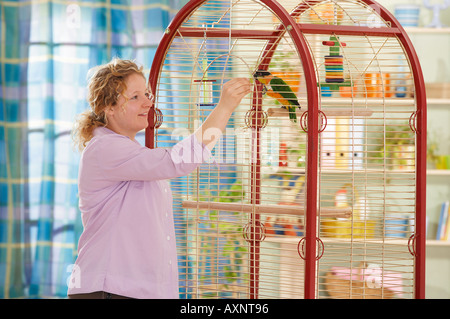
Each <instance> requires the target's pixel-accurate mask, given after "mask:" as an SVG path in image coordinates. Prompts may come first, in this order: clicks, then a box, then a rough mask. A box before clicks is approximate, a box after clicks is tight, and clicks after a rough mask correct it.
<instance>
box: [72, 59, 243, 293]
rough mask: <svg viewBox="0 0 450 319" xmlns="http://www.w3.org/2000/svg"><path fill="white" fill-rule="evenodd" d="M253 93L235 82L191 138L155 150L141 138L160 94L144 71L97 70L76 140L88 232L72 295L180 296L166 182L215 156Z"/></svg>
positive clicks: (128, 67)
mask: <svg viewBox="0 0 450 319" xmlns="http://www.w3.org/2000/svg"><path fill="white" fill-rule="evenodd" d="M250 90H251V86H250V82H249V80H248V79H232V80H230V81H228V82H227V83H226V84H225V85H224V86H223V90H222V95H221V98H220V101H219V103H218V104H217V106H216V108H214V110H213V111H212V112H211V113H210V115H209V117H208V118H207V119H206V120H205V121H204V123H203V124H202V126H201V127H200V128H198V129H197V130H196V131H195V132H194V133H193V134H192V135H191V136H190V137H188V138H186V139H184V140H183V141H181V142H179V143H178V144H177V145H175V146H174V147H173V148H172V149H171V150H168V149H161V148H157V149H148V148H146V147H143V146H141V145H140V144H139V143H138V142H137V141H136V140H135V136H136V133H137V132H139V131H141V130H143V129H145V128H146V127H147V125H148V120H147V118H148V117H147V115H148V112H149V110H150V108H151V107H152V106H153V100H154V96H153V94H152V92H150V91H149V90H148V87H147V83H146V79H145V77H144V75H143V73H142V68H138V66H137V65H136V64H135V63H134V62H132V61H128V60H119V59H115V60H113V61H111V62H110V63H108V64H106V65H102V66H100V67H97V68H96V69H95V72H94V74H93V75H92V77H91V79H90V83H89V87H88V101H89V104H90V106H91V109H92V110H90V111H88V112H85V113H83V114H82V115H81V117H80V119H79V120H78V122H77V126H76V129H75V130H74V137H75V138H76V141H77V142H78V144H79V146H80V148H81V149H83V152H82V155H81V162H80V171H79V199H80V203H79V205H80V210H81V213H82V221H83V226H84V230H83V233H82V235H81V237H80V239H79V243H78V258H77V261H76V263H75V266H74V268H73V271H72V276H71V278H70V281H69V283H68V284H69V290H68V295H69V298H126V297H128V298H178V270H177V255H176V244H175V231H174V222H173V216H172V195H171V192H170V187H169V184H168V182H167V181H166V179H170V178H174V177H178V176H183V175H187V174H189V173H190V172H191V171H193V170H194V169H195V168H196V167H197V166H198V165H199V164H201V163H202V162H203V161H204V160H206V159H207V158H208V157H209V156H210V151H211V150H212V149H213V147H214V145H215V144H216V142H217V140H218V139H219V138H220V135H221V133H222V132H223V130H224V129H225V126H226V124H227V122H228V119H229V118H230V116H231V114H232V113H233V111H234V110H235V108H236V107H237V106H238V105H239V103H240V101H241V100H242V98H243V97H244V96H245V95H247V94H248V93H249V92H250Z"/></svg>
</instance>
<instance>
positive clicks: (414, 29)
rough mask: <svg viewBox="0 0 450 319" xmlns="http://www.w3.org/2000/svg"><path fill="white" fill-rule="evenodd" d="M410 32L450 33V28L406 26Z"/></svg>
mask: <svg viewBox="0 0 450 319" xmlns="http://www.w3.org/2000/svg"><path fill="white" fill-rule="evenodd" d="M405 30H406V32H407V33H408V34H430V33H434V34H450V28H426V27H406V28H405Z"/></svg>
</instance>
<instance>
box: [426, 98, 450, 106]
mask: <svg viewBox="0 0 450 319" xmlns="http://www.w3.org/2000/svg"><path fill="white" fill-rule="evenodd" d="M427 104H428V105H446V106H450V99H427Z"/></svg>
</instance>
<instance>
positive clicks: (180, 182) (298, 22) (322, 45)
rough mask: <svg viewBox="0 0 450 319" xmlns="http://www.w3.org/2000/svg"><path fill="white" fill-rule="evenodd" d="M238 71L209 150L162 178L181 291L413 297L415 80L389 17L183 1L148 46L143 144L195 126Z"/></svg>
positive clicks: (420, 240) (421, 223) (420, 122)
mask: <svg viewBox="0 0 450 319" xmlns="http://www.w3.org/2000/svg"><path fill="white" fill-rule="evenodd" d="M259 74H266V75H267V74H269V75H270V76H274V77H275V78H277V79H282V80H283V81H284V82H283V84H282V86H281V87H280V86H278V87H277V86H276V85H275V82H270V83H264V81H263V80H262V79H261V78H258V76H259ZM235 77H245V78H249V79H251V81H252V83H253V92H252V94H250V95H248V96H247V97H245V98H244V99H243V100H242V102H241V105H240V106H239V107H238V108H237V109H236V111H235V112H234V114H233V116H232V118H231V119H230V121H229V124H228V126H227V131H226V132H224V135H223V137H222V138H221V141H220V142H219V145H218V146H216V148H215V150H214V152H213V155H214V157H215V162H214V163H209V164H204V165H202V166H201V167H199V168H198V169H197V170H196V171H195V172H193V173H192V174H191V175H189V176H187V177H182V178H180V179H176V180H174V181H172V190H173V194H174V220H175V227H176V230H177V234H178V237H179V238H178V245H179V256H180V260H182V262H181V263H180V264H179V269H180V294H182V295H183V297H186V298H203V297H232V298H237V297H243V298H259V297H266V298H275V297H281V298H289V297H293V298H298V297H306V298H315V297H325V298H328V297H332V298H334V297H344V298H371V297H375V298H408V297H416V298H423V296H424V260H425V259H424V251H425V172H426V162H425V158H426V97H425V90H424V87H425V86H424V82H423V76H422V71H421V68H420V64H419V61H418V58H417V55H416V53H415V51H414V48H413V46H412V44H411V41H410V39H409V38H408V36H407V34H406V32H405V30H404V29H403V28H402V26H401V25H400V24H399V23H398V22H397V20H396V19H395V18H394V17H393V15H392V14H391V13H390V12H388V11H387V10H386V9H384V8H383V7H381V6H380V5H379V4H377V3H376V2H375V1H371V0H321V1H319V0H310V1H307V0H304V1H284V0H283V1H273V0H209V1H205V0H191V1H190V2H189V3H188V4H187V5H186V6H185V7H183V8H182V9H181V10H180V11H179V13H178V14H177V15H176V17H175V18H174V20H173V21H172V22H171V23H170V25H169V26H168V28H167V30H166V32H165V34H164V36H163V38H162V39H161V42H160V45H159V47H158V49H157V51H156V54H155V57H154V61H153V64H152V68H151V71H150V78H149V85H150V87H151V88H152V90H153V92H155V95H156V102H155V107H156V109H155V112H153V113H152V112H150V113H149V123H150V125H149V128H148V129H147V131H146V145H147V146H148V147H150V148H154V147H170V146H173V145H174V144H175V143H176V142H177V141H179V140H180V139H181V138H183V137H185V136H186V135H188V134H190V133H192V132H193V131H194V130H195V129H196V128H197V127H198V126H199V125H201V123H202V121H204V120H205V119H206V118H207V116H208V115H209V113H210V111H211V110H212V109H213V108H214V107H215V106H216V105H217V103H218V101H219V99H220V92H221V88H222V85H223V84H224V83H225V82H226V81H228V80H230V79H231V78H235ZM285 87H289V89H290V93H292V94H291V95H283V94H280V93H279V92H281V91H284V88H285ZM291 101H295V103H294V104H292V103H291ZM293 105H294V108H293V110H292V109H289V106H293ZM162 119H163V121H162V122H161V120H162ZM402 223H406V224H407V225H408V226H407V227H406V228H401V229H402V230H398V229H399V228H398V224H402ZM402 225H403V224H402ZM280 227H281V229H282V230H280ZM402 227H403V226H402ZM366 275H367V276H369V277H367V278H371V280H372V279H373V278H375V279H373V280H372V281H370V282H369V281H367V282H366V280H365V279H364V278H366V277H365V276H366ZM374 276H375V277H374ZM349 278H350V279H349ZM353 278H355V279H353ZM361 278H362V279H361Z"/></svg>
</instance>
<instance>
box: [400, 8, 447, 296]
mask: <svg viewBox="0 0 450 319" xmlns="http://www.w3.org/2000/svg"><path fill="white" fill-rule="evenodd" d="M449 11H450V9H447V10H445V11H442V13H441V20H442V19H444V20H443V21H446V22H445V23H447V24H448V21H449V18H448V17H449V16H450V14H449ZM446 17H447V20H445V19H446ZM405 29H406V31H407V32H408V34H409V35H410V37H411V39H412V41H413V43H414V45H415V48H416V51H417V52H418V55H419V58H420V60H421V64H422V66H423V68H424V69H425V70H428V71H429V70H432V71H434V69H435V71H434V72H432V71H430V72H428V73H425V74H424V76H425V82H427V81H428V82H450V77H449V76H448V75H447V74H446V72H445V71H444V70H445V68H447V70H448V68H449V65H450V57H449V55H448V49H449V47H450V28H449V27H446V28H440V29H436V28H423V27H409V28H405ZM441 52H446V53H445V54H441ZM430 61H434V62H433V63H432V62H430ZM437 61H440V63H441V64H440V67H436V63H437ZM433 67H434V68H433ZM439 68H440V69H441V70H438V69H439ZM437 78H439V80H436V79H437ZM427 104H428V117H429V119H428V128H429V130H431V131H432V130H433V129H435V128H436V127H437V129H438V130H439V134H440V136H441V137H442V138H441V139H440V142H441V146H442V148H444V149H446V150H447V152H450V141H449V137H450V133H449V130H446V127H448V120H449V116H450V99H448V98H431V97H427ZM436 119H440V120H441V121H437V122H436ZM444 152H445V151H444ZM427 177H428V178H427V218H428V225H429V226H428V234H427V238H428V239H427V242H426V244H427V266H426V269H427V275H426V276H427V278H426V282H427V284H426V287H427V288H426V296H427V298H443V299H448V298H450V241H441V240H436V239H432V238H435V229H436V225H437V223H438V219H439V214H440V204H442V202H443V201H445V200H450V169H447V170H445V169H427Z"/></svg>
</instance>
